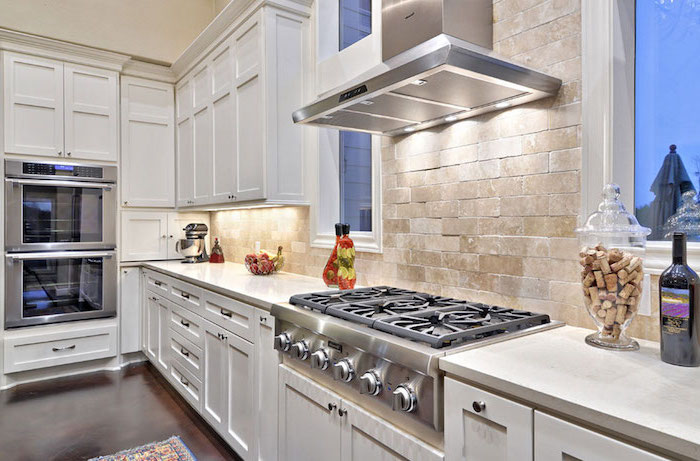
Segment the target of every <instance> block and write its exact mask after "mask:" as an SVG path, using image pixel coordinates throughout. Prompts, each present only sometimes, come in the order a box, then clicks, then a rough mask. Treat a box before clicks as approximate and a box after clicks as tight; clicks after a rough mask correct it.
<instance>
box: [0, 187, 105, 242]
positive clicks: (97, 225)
mask: <svg viewBox="0 0 700 461" xmlns="http://www.w3.org/2000/svg"><path fill="white" fill-rule="evenodd" d="M116 200H117V197H116V188H115V185H114V184H109V183H99V182H84V181H69V180H47V179H26V178H6V179H5V249H6V250H7V251H53V250H98V249H111V248H115V247H116V242H117V235H116V231H117V229H116V227H117V226H116V207H117V202H116Z"/></svg>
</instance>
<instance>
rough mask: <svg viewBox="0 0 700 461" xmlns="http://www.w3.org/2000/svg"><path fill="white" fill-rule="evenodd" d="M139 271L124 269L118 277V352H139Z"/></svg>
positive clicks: (134, 268)
mask: <svg viewBox="0 0 700 461" xmlns="http://www.w3.org/2000/svg"><path fill="white" fill-rule="evenodd" d="M140 303H141V269H139V268H138V267H124V268H122V269H121V274H120V276H119V335H120V338H119V339H120V341H119V352H121V353H122V354H128V353H130V352H138V351H140V350H141V344H140V336H141V335H140V331H141V308H140Z"/></svg>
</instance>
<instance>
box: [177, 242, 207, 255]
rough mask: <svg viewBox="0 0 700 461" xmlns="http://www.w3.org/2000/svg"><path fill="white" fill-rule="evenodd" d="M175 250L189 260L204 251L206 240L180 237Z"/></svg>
mask: <svg viewBox="0 0 700 461" xmlns="http://www.w3.org/2000/svg"><path fill="white" fill-rule="evenodd" d="M175 251H177V252H178V253H179V254H181V255H182V256H184V257H185V258H187V259H189V260H192V259H195V258H197V257H198V256H199V255H201V254H202V252H203V251H204V240H203V239H180V240H178V241H177V242H176V243H175Z"/></svg>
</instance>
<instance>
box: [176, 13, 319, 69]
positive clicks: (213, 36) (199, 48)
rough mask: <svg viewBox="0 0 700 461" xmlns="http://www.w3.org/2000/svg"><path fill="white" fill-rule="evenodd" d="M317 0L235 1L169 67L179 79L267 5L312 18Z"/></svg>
mask: <svg viewBox="0 0 700 461" xmlns="http://www.w3.org/2000/svg"><path fill="white" fill-rule="evenodd" d="M313 2H314V0H233V1H231V2H230V3H229V4H228V5H227V6H226V7H225V8H224V9H223V10H221V13H219V15H218V16H217V17H216V18H214V20H213V21H212V22H211V23H209V25H208V26H207V27H206V28H205V29H204V30H203V31H202V32H201V33H200V34H199V35H198V36H197V38H195V39H194V41H193V42H192V43H191V44H190V46H188V47H187V49H186V50H185V51H183V52H182V54H181V55H180V56H179V57H178V58H177V59H176V60H175V62H174V63H173V64H172V66H170V68H171V69H172V71H173V73H174V74H175V78H176V80H180V79H181V78H182V77H183V76H184V75H185V74H186V73H187V72H189V71H190V70H191V69H192V68H193V67H195V66H196V65H197V64H199V62H201V61H202V59H203V58H204V57H205V56H206V55H207V54H208V53H209V52H211V51H212V50H213V49H214V48H216V47H217V46H218V45H219V44H221V42H223V41H224V40H226V38H228V36H229V35H231V34H232V33H233V31H234V30H236V28H237V27H238V26H239V25H240V24H241V23H243V22H244V21H246V20H247V19H248V18H250V17H251V16H252V15H253V14H254V13H255V12H256V11H257V10H259V9H260V8H262V7H264V6H274V7H276V8H279V9H281V10H285V11H289V12H291V13H295V14H299V15H302V16H305V17H311V6H312V5H313Z"/></svg>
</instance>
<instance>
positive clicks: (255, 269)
mask: <svg viewBox="0 0 700 461" xmlns="http://www.w3.org/2000/svg"><path fill="white" fill-rule="evenodd" d="M270 254H271V252H268V251H265V250H262V251H260V253H258V254H254V253H251V254H249V255H246V257H245V267H246V268H247V269H248V270H249V271H250V273H251V274H255V275H269V274H272V273H273V272H276V271H278V270H282V266H284V256H282V247H278V248H277V254H275V255H274V256H272V257H270Z"/></svg>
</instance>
